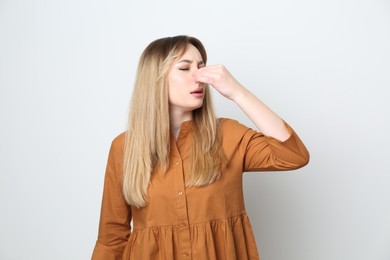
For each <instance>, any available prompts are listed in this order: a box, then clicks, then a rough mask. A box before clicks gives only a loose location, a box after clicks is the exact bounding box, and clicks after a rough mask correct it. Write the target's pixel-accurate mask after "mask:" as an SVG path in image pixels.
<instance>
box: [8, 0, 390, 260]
mask: <svg viewBox="0 0 390 260" xmlns="http://www.w3.org/2000/svg"><path fill="white" fill-rule="evenodd" d="M177 34H188V35H192V36H196V37H198V38H199V39H201V40H202V41H203V43H204V44H205V46H206V49H207V50H208V54H209V64H224V65H225V66H226V67H227V68H228V69H229V70H230V72H231V73H232V74H233V75H234V76H235V77H236V78H237V79H238V80H239V81H240V82H241V83H242V84H243V85H244V86H246V87H247V88H248V89H250V90H251V91H252V92H254V93H255V94H256V95H257V96H258V97H259V98H260V99H261V100H263V101H264V102H265V103H266V104H267V105H268V106H270V107H271V108H272V109H273V110H274V111H275V112H277V113H278V114H279V115H280V116H281V117H282V118H284V119H285V120H286V121H287V122H289V123H290V124H291V125H292V126H293V127H294V129H295V130H296V131H297V132H298V134H299V135H300V137H301V138H302V139H303V141H304V142H305V144H306V145H307V147H308V149H309V150H310V153H311V161H310V164H309V165H308V166H307V167H305V168H302V169H300V170H297V171H293V172H267V173H264V172H262V173H245V179H244V186H245V199H246V206H247V211H248V213H249V216H250V219H251V222H252V225H253V228H254V232H255V236H256V239H257V243H258V249H259V252H260V256H261V259H262V260H350V259H353V260H367V259H369V260H389V259H390V200H389V199H390V174H389V172H390V171H389V169H388V168H389V167H388V163H389V156H390V138H389V133H390V116H389V111H390V102H389V87H390V47H389V46H390V2H389V1H385V0H354V1H352V0H327V1H325V0H310V1H309V0H297V1H287V0H276V1H245V0H243V1H206V0H199V1H177V0H174V1H170V0H168V1H123V0H122V1H120V0H112V1H108V0H105V1H102V0H94V1H92V0H68V1H65V0H64V1H61V0H57V1H55V0H41V1H38V0H36V1H28V0H12V1H11V0H0V126H1V127H0V205H1V209H0V259H1V260H13V259H18V260H19V259H23V260H24V259H37V260H46V259H47V260H53V259H56V260H62V259H64V260H65V259H66V260H68V259H72V260H78V259H80V260H81V259H89V258H90V256H91V252H92V249H93V246H94V244H95V241H96V238H97V230H98V221H99V214H100V203H101V196H102V190H103V178H104V171H105V165H106V161H107V155H108V149H109V146H110V142H111V140H112V139H113V138H114V137H115V136H116V135H117V134H119V133H120V132H122V131H124V130H125V127H126V119H127V113H128V104H129V100H130V96H131V93H132V86H133V82H134V75H135V71H136V66H137V62H138V59H139V56H140V54H141V52H142V51H143V49H144V48H145V47H146V45H147V44H149V43H150V42H151V41H153V40H155V39H157V38H160V37H165V36H174V35H177ZM213 97H214V101H215V106H216V108H217V112H218V115H219V116H221V117H231V118H235V119H238V120H239V121H241V122H242V123H244V124H247V125H248V126H251V127H252V126H253V125H252V123H251V122H250V121H249V120H248V119H247V118H246V117H245V115H244V114H243V113H242V112H241V111H240V110H239V108H238V107H237V106H236V105H235V104H233V103H231V102H230V101H228V100H226V99H224V98H222V97H221V96H219V95H218V93H217V92H215V91H213ZM161 214H164V213H163V212H162V213H161Z"/></svg>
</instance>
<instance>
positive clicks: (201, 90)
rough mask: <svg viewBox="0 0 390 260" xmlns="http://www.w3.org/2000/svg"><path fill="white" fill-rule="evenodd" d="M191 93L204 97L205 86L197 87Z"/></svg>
mask: <svg viewBox="0 0 390 260" xmlns="http://www.w3.org/2000/svg"><path fill="white" fill-rule="evenodd" d="M191 94H192V95H194V96H195V97H203V96H204V90H203V88H197V89H195V90H194V91H191Z"/></svg>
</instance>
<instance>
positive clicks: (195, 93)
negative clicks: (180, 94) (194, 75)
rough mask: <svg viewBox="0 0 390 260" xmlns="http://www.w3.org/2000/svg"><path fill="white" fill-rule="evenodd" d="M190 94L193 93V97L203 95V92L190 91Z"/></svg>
mask: <svg viewBox="0 0 390 260" xmlns="http://www.w3.org/2000/svg"><path fill="white" fill-rule="evenodd" d="M191 95H194V96H195V97H198V98H200V97H203V96H204V93H203V92H192V93H191Z"/></svg>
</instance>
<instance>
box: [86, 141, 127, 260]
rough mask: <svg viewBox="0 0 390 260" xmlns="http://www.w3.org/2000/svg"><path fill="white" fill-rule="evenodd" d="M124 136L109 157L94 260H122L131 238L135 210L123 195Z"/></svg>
mask: <svg viewBox="0 0 390 260" xmlns="http://www.w3.org/2000/svg"><path fill="white" fill-rule="evenodd" d="M122 150H123V135H120V136H119V137H117V138H116V139H115V140H114V141H113V142H112V145H111V149H110V153H109V156H108V162H107V168H106V174H105V178H104V190H103V199H102V207H101V212H100V223H99V234H98V239H97V241H96V245H95V248H94V250H93V254H92V260H119V259H122V254H123V251H124V249H125V246H126V244H127V241H128V239H129V237H130V232H131V226H130V221H131V218H132V215H131V208H130V206H129V205H128V204H127V203H126V202H125V200H124V198H123V195H122V181H121V172H122V169H121V168H122V161H123V155H122V154H123V152H122Z"/></svg>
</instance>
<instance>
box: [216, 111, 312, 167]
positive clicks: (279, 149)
mask: <svg viewBox="0 0 390 260" xmlns="http://www.w3.org/2000/svg"><path fill="white" fill-rule="evenodd" d="M224 121H225V123H224V124H223V125H224V126H223V127H224V128H225V131H224V132H225V133H226V132H227V133H229V135H228V136H226V139H228V142H229V146H230V147H236V148H235V149H237V151H238V153H239V154H240V156H239V157H240V158H241V159H242V160H243V163H242V167H243V169H242V170H243V171H246V172H248V171H275V170H276V171H282V170H294V169H298V168H300V167H303V166H305V165H306V164H307V163H308V162H309V158H310V156H309V152H308V151H307V149H306V147H305V145H304V144H303V142H302V141H301V139H300V138H299V137H298V135H297V134H296V133H295V131H294V130H293V129H292V128H291V127H290V126H289V125H288V124H287V123H285V125H286V127H287V129H288V131H289V133H290V137H289V138H288V139H287V140H286V141H284V142H282V141H279V140H277V139H274V138H272V137H267V136H265V135H264V134H262V133H260V132H257V131H254V130H252V129H250V128H248V127H246V126H244V125H242V124H240V123H239V122H237V121H235V120H229V119H224Z"/></svg>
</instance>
